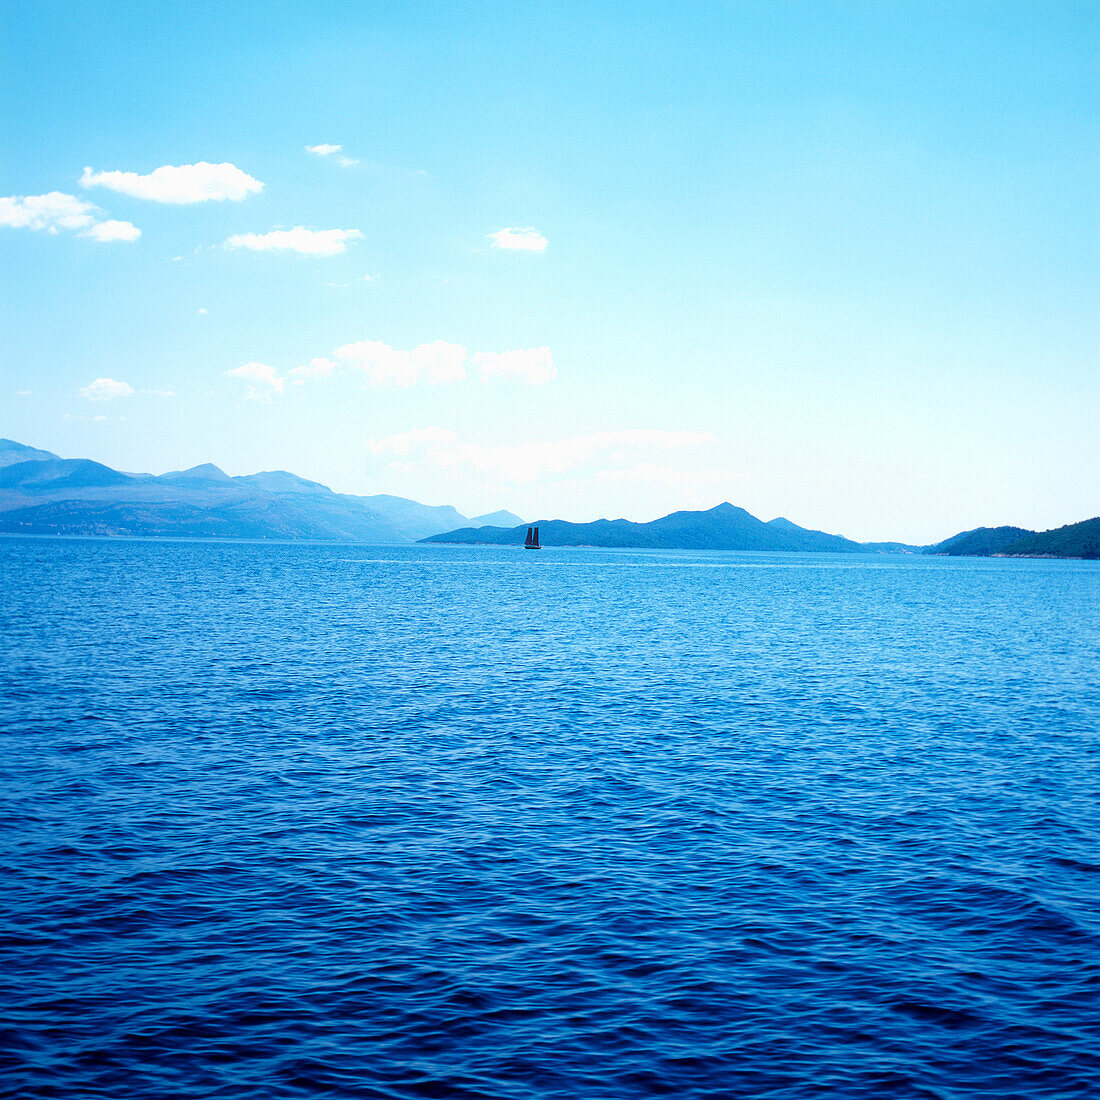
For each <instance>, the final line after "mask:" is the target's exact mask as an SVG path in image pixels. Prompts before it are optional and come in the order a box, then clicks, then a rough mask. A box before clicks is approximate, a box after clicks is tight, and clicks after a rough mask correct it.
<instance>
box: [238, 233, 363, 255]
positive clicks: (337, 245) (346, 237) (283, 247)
mask: <svg viewBox="0 0 1100 1100" xmlns="http://www.w3.org/2000/svg"><path fill="white" fill-rule="evenodd" d="M362 236H363V234H362V233H360V232H359V230H358V229H317V230H314V229H303V228H302V227H301V226H298V227H297V228H296V229H275V230H273V231H272V232H270V233H237V234H235V235H234V236H232V237H230V238H229V240H227V241H226V242H225V247H226V248H249V249H251V250H252V251H254V252H300V253H302V254H303V255H306V256H335V255H337V254H338V253H340V252H344V251H345V250H346V249H347V242H348V241H356V240H358V239H359V238H360V237H362Z"/></svg>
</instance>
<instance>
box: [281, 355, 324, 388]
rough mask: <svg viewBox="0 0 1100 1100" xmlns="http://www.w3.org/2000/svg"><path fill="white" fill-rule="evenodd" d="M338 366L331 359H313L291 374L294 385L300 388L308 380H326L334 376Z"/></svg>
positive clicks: (296, 368)
mask: <svg viewBox="0 0 1100 1100" xmlns="http://www.w3.org/2000/svg"><path fill="white" fill-rule="evenodd" d="M335 366H336V364H335V363H334V362H333V361H332V360H331V359H311V360H310V361H309V362H308V363H306V364H305V365H304V366H301V367H295V368H294V369H293V370H292V371H290V373H289V377H291V378H293V379H294V385H296V386H300V385H301V384H302V383H303V382H304V381H305V380H306V379H307V378H324V377H326V376H327V375H330V374H332V372H333V369H334V368H335Z"/></svg>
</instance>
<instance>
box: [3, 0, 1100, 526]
mask: <svg viewBox="0 0 1100 1100" xmlns="http://www.w3.org/2000/svg"><path fill="white" fill-rule="evenodd" d="M0 13H2V14H0V20H2V23H0V51H2V58H0V88H2V103H3V107H2V110H0V196H4V197H2V198H0V436H6V437H8V438H13V439H16V440H18V441H20V442H23V443H27V444H30V445H32V446H35V447H41V448H45V449H47V450H51V451H55V452H57V453H59V454H61V455H63V456H65V457H87V458H93V459H96V460H98V461H101V462H105V463H107V464H108V465H111V466H114V467H116V468H118V469H123V470H132V471H149V472H153V473H162V472H165V471H167V470H171V469H182V468H186V467H189V466H192V465H196V464H198V463H202V462H214V463H216V464H217V465H219V466H221V467H222V468H223V469H225V470H226V471H227V472H229V473H231V474H243V473H251V472H255V471H258V470H270V469H288V470H292V471H293V472H295V473H298V474H300V475H302V476H304V477H308V478H312V479H314V480H317V481H321V482H323V483H325V484H327V485H330V486H332V487H333V488H334V489H336V490H338V491H341V492H352V493H362V494H372V493H392V494H396V495H399V496H407V497H412V498H414V499H416V500H420V501H423V502H424V503H428V504H452V505H454V506H455V507H456V508H458V509H459V510H460V511H461V512H463V513H465V514H467V515H475V514H479V513H483V512H488V511H491V510H495V509H498V508H508V509H510V510H512V511H514V512H517V513H518V514H520V515H521V516H523V517H524V518H525V519H528V520H532V519H539V518H541V519H549V518H564V519H571V520H577V521H585V520H590V519H595V518H597V517H601V516H606V517H609V518H616V517H620V516H621V517H626V518H629V519H635V520H649V519H653V518H656V517H657V516H660V515H663V514H665V513H667V512H669V511H673V510H675V509H679V508H709V507H712V506H714V505H715V504H718V503H719V502H721V501H726V500H728V501H730V502H732V503H734V504H737V505H740V506H742V507H744V508H747V509H748V510H749V511H750V512H752V513H753V514H754V515H757V516H759V517H760V518H762V519H771V518H773V517H776V516H780V515H782V516H786V517H787V518H789V519H791V520H793V521H795V522H796V523H799V524H802V525H803V526H807V527H813V528H818V529H823V530H827V531H832V532H837V533H841V534H844V535H846V536H848V537H851V538H858V539H861V540H872V539H877V540H900V541H905V542H915V543H926V542H931V541H935V540H938V539H941V538H944V537H947V536H948V535H950V534H953V533H954V532H956V531H959V530H963V529H967V528H972V527H976V526H980V525H984V526H995V525H1000V524H1014V525H1018V526H1022V527H1028V528H1035V529H1046V528H1050V527H1055V526H1060V525H1062V524H1066V523H1073V522H1077V521H1079V520H1082V519H1085V518H1088V517H1091V516H1094V515H1097V514H1098V513H1100V442H1098V441H1100V428H1098V426H1100V356H1098V349H1100V339H1098V337H1100V321H1098V304H1100V248H1098V246H1100V182H1098V181H1100V173H1098V171H1097V169H1098V167H1100V166H1098V163H1097V162H1098V159H1100V158H1098V150H1100V142H1098V121H1100V118H1098V116H1100V94H1098V93H1100V86H1098V70H1097V61H1098V57H1100V6H1097V5H1096V4H1094V3H1091V2H1082V3H1063V2H1059V0H1041V2H1036V3H1016V2H1012V0H1006V2H1001V3H994V2H974V3H968V2H966V0H955V2H950V3H937V2H936V0H920V2H916V0H914V2H906V0H867V2H861V0H837V2H829V0H819V2H813V0H804V2H782V0H774V2H769V3H754V2H745V3H738V2H728V3H721V4H710V3H705V2H704V3H699V4H691V5H685V4H682V3H644V2H638V3H632V4H619V3H615V4H611V3H602V2H599V0H588V2H585V3H578V4H572V3H546V2H541V3H525V2H515V0H513V2H510V3H501V4H492V3H476V2H469V0H468V2H464V3H449V2H442V0H441V2H433V3H416V2H415V0H414V2H409V3H401V4H395V3H393V2H392V0H391V2H389V3H371V2H364V0H356V2H341V3H335V2H325V0H318V2H315V3H312V4H309V5H304V4H291V3H285V2H283V3H280V2H278V0H265V2H263V3H252V2H249V0H235V2H234V3H233V4H228V5H227V4H224V2H222V0H218V2H217V3H211V2H207V0H190V2H189V3H187V4H180V3H178V2H173V3H171V4H169V3H160V2H157V0H144V2H141V3H137V2H128V3H121V2H118V0H96V2H94V3H92V2H77V0H69V2H67V3H56V2H51V0H34V2H33V3H28V2H23V0H0Z"/></svg>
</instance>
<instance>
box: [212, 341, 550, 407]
mask: <svg viewBox="0 0 1100 1100" xmlns="http://www.w3.org/2000/svg"><path fill="white" fill-rule="evenodd" d="M259 366H263V365H262V364H256V363H249V364H247V365H246V366H245V367H237V368H236V369H235V370H233V371H229V372H228V373H229V374H230V376H232V377H238V378H250V379H252V380H253V382H255V381H257V380H258V375H257V373H256V368H257V367H259ZM263 371H264V377H263V381H265V382H266V383H267V385H268V390H267V391H266V392H267V395H268V396H270V395H271V394H273V393H282V392H283V391H284V388H285V386H284V382H286V381H289V382H290V383H291V385H293V386H302V385H305V384H306V383H307V382H313V381H316V380H318V379H324V378H329V377H331V376H332V375H334V374H337V373H339V374H344V375H347V376H352V377H357V378H359V379H360V380H361V381H363V382H364V383H365V384H366V385H368V386H373V387H382V388H389V389H407V388H408V387H409V386H413V385H417V384H419V383H426V384H427V385H430V386H438V385H446V384H454V383H458V382H464V381H467V380H468V379H469V378H470V377H471V373H472V374H473V375H475V376H477V377H480V379H481V381H482V382H495V381H498V380H501V379H503V380H506V381H513V382H519V383H525V384H527V385H529V386H542V385H545V384H546V383H547V382H550V381H552V380H553V379H554V378H556V377H557V368H556V367H555V366H554V357H553V355H552V354H551V352H550V349H549V348H547V347H541V348H523V349H516V350H514V351H501V352H477V351H475V352H471V351H468V350H467V349H466V348H464V347H463V346H462V345H461V344H452V343H451V342H450V341H448V340H433V341H432V342H431V343H425V344H418V345H417V346H416V347H415V348H412V349H410V350H405V349H402V348H393V347H390V345H389V344H386V343H383V342H382V341H381V340H357V341H355V342H354V343H351V344H344V345H342V346H341V347H338V348H337V349H336V350H335V351H334V352H333V353H332V356H331V357H327V356H319V357H317V358H315V359H311V360H310V361H309V362H308V363H305V364H303V365H302V366H299V367H295V368H294V369H293V370H290V371H288V372H287V374H286V376H285V378H283V377H281V376H280V375H279V374H278V372H277V371H276V370H275V368H274V367H268V366H263ZM267 372H270V374H268V373H267Z"/></svg>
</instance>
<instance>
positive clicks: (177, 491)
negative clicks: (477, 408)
mask: <svg viewBox="0 0 1100 1100" xmlns="http://www.w3.org/2000/svg"><path fill="white" fill-rule="evenodd" d="M503 514H504V515H507V516H508V517H509V518H512V516H511V513H503ZM467 522H469V521H468V520H467V519H466V517H465V516H463V515H462V514H461V513H460V512H458V511H456V510H455V509H454V508H451V507H449V506H446V505H444V506H431V505H426V504H420V503H418V502H417V501H415V500H406V499H405V498H403V497H394V496H372V497H360V496H354V495H351V494H346V493H334V492H333V491H332V490H331V489H330V488H328V486H326V485H322V484H320V482H316V481H309V480H307V479H306V478H303V477H299V476H298V475H297V474H292V473H290V472H289V471H287V470H269V471H266V472H264V473H257V474H246V475H243V476H241V477H231V476H230V475H229V474H227V473H226V472H225V471H224V470H222V469H220V468H219V467H217V466H215V465H213V464H212V463H209V462H207V463H203V464H202V465H199V466H193V467H191V468H190V469H189V470H173V471H171V472H170V473H167V474H162V475H160V476H159V477H157V476H154V475H152V474H127V473H123V472H121V471H119V470H113V469H111V467H109V466H104V465H103V464H102V463H99V462H92V461H91V460H89V459H62V458H59V457H58V456H57V455H55V454H51V453H50V452H49V451H40V450H36V449H35V448H33V447H27V446H24V445H23V444H21V443H16V442H14V441H13V440H10V439H5V440H0V532H8V533H23V534H64V535H146V536H180V537H221V538H275V539H316V540H326V541H332V540H339V541H355V542H372V543H409V542H412V541H414V540H416V539H420V538H423V537H425V536H426V535H432V534H437V533H438V532H440V531H445V530H448V529H450V528H453V527H456V526H459V525H461V524H464V523H467Z"/></svg>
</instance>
